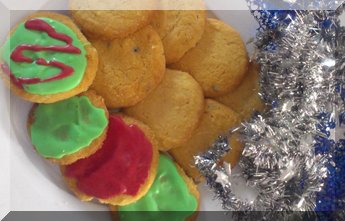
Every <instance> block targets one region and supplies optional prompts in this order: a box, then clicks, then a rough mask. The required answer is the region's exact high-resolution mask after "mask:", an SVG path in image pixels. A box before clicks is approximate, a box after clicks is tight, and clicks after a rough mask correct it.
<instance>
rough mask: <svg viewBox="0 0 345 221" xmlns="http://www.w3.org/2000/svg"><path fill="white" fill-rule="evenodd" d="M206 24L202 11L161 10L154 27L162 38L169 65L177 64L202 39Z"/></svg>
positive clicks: (155, 18)
mask: <svg viewBox="0 0 345 221" xmlns="http://www.w3.org/2000/svg"><path fill="white" fill-rule="evenodd" d="M205 22H206V12H205V11H202V10H198V11H192V10H160V11H157V12H156V13H155V15H154V17H153V19H152V22H151V24H152V27H153V28H154V29H155V30H156V31H157V32H158V34H159V36H160V37H161V38H162V42H163V45H164V52H165V59H166V63H167V64H171V63H174V62H177V61H178V60H180V59H181V58H182V56H183V55H184V54H185V53H186V52H187V51H188V50H190V49H191V48H193V47H195V45H196V44H197V42H198V41H199V40H200V39H201V36H202V34H203V32H204V28H205Z"/></svg>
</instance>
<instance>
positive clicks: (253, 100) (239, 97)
mask: <svg viewBox="0 0 345 221" xmlns="http://www.w3.org/2000/svg"><path fill="white" fill-rule="evenodd" d="M258 93H259V67H258V65H256V64H254V63H251V64H250V65H249V70H248V73H247V74H246V77H245V78H244V79H243V81H242V83H241V85H240V86H239V87H238V88H237V89H236V90H235V91H233V92H230V93H228V94H226V95H224V96H221V97H218V98H216V100H217V101H218V102H220V103H222V104H224V105H226V106H228V107H230V108H231V109H232V110H234V111H236V112H237V113H239V114H240V115H241V116H242V119H243V120H247V119H248V118H250V117H251V116H252V114H253V112H254V111H262V110H263V109H264V103H263V102H262V100H261V98H260V96H259V94H258Z"/></svg>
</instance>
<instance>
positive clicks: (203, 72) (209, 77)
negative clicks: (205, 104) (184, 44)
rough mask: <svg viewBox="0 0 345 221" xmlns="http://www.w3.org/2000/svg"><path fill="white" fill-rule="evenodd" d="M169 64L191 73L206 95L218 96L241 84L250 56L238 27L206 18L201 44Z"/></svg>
mask: <svg viewBox="0 0 345 221" xmlns="http://www.w3.org/2000/svg"><path fill="white" fill-rule="evenodd" d="M170 68H173V69H177V70H181V71H185V72H188V73H190V74H191V75H192V76H193V77H194V78H195V79H196V80H197V81H198V82H199V84H200V85H201V87H202V89H203V91H204V94H205V96H206V97H218V96H222V95H225V94H227V93H229V92H230V91H233V90H235V89H236V88H237V87H238V86H239V84H240V83H241V81H242V79H243V78H244V76H245V74H246V72H247V69H248V56H247V52H246V47H245V45H244V43H243V41H242V39H241V36H240V34H239V33H238V32H237V31H236V30H235V29H233V28H232V27H230V26H228V25H227V24H225V23H223V22H221V21H219V20H216V19H207V21H206V27H205V32H204V34H203V36H202V38H201V40H200V41H199V42H198V44H197V45H196V46H195V47H194V48H192V49H191V50H189V51H188V52H187V53H186V54H185V55H184V56H183V57H182V58H181V60H179V61H178V62H176V63H174V64H172V65H170Z"/></svg>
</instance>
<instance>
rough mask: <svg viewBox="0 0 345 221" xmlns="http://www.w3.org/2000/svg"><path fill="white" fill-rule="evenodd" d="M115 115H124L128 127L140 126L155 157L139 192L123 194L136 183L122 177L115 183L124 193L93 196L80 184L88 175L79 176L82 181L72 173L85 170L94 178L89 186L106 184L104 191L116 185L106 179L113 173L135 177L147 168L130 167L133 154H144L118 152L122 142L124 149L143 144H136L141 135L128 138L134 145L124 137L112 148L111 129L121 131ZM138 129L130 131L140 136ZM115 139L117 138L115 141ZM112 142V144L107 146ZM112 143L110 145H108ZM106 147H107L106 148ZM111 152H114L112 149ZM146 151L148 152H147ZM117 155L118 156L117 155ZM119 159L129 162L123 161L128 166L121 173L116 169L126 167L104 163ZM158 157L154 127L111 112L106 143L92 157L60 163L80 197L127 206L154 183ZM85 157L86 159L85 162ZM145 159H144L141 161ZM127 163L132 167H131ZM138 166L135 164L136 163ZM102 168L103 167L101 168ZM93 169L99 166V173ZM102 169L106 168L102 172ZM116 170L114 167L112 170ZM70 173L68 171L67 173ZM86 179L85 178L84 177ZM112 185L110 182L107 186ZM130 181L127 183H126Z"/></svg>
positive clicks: (66, 178) (97, 169)
mask: <svg viewBox="0 0 345 221" xmlns="http://www.w3.org/2000/svg"><path fill="white" fill-rule="evenodd" d="M113 118H116V119H115V121H116V122H118V119H119V118H120V119H122V120H123V122H124V123H125V124H126V125H127V126H129V128H133V127H136V128H137V129H140V130H141V131H142V132H143V134H144V136H145V139H147V140H148V141H149V142H150V143H151V147H152V158H151V163H150V165H149V168H147V169H148V170H147V172H148V176H147V177H146V178H145V180H144V182H143V183H141V184H140V186H139V189H138V191H137V192H136V194H134V195H133V194H123V193H122V192H123V191H127V192H128V191H130V188H131V187H130V186H128V185H134V184H131V183H128V182H129V181H127V183H124V182H125V181H123V180H121V181H119V182H122V183H121V185H120V186H119V185H118V184H116V185H117V186H116V188H121V191H120V192H121V193H120V192H119V193H118V194H116V196H114V197H110V198H99V197H96V196H90V195H88V194H86V193H84V192H83V191H82V190H80V189H79V188H78V182H79V181H80V180H83V179H87V178H84V177H81V178H79V181H78V180H77V179H76V178H75V177H72V176H71V174H74V175H75V174H77V175H78V174H80V173H81V172H80V170H82V171H84V172H85V174H86V176H87V177H90V176H93V178H92V179H93V181H91V184H92V185H94V186H88V187H87V188H88V189H99V188H101V189H102V188H103V191H104V190H105V191H108V190H112V188H115V187H113V186H111V184H109V183H108V182H107V177H108V176H110V177H111V176H114V175H113V173H117V176H121V177H124V176H125V175H126V176H127V177H128V175H127V174H126V173H131V174H132V175H133V176H130V177H132V178H136V177H137V176H138V174H142V173H144V172H146V171H145V169H144V168H145V165H143V164H141V163H139V164H140V166H138V165H139V164H138V165H137V166H136V167H131V166H133V164H131V163H129V164H128V162H131V160H132V158H131V157H135V158H136V160H138V157H139V158H140V160H142V159H143V158H145V156H144V155H142V154H141V155H140V156H135V154H134V155H133V153H131V154H126V153H124V152H123V153H122V152H119V146H121V149H122V150H121V151H125V150H127V151H129V148H139V147H140V148H142V145H137V144H138V142H139V141H138V139H137V137H131V138H129V139H127V141H130V142H132V144H133V146H131V147H129V146H128V145H125V146H122V145H124V144H123V141H121V142H119V143H117V144H116V145H119V146H117V147H116V150H114V149H115V148H112V147H111V146H112V145H115V144H114V143H113V142H110V141H109V140H108V139H112V138H111V137H113V134H112V133H118V128H119V127H118V126H117V124H113V125H112V123H113V121H112V120H114V119H113ZM137 134H138V132H134V133H132V134H131V136H137ZM127 141H126V142H127ZM114 142H115V141H114ZM107 145H110V146H107ZM109 147H110V148H111V149H113V150H111V149H109ZM104 148H106V149H104ZM111 151H116V153H114V152H111ZM109 152H111V153H109ZM144 154H145V153H144ZM110 157H111V158H110ZM114 157H115V158H114ZM99 159H104V160H103V161H100V160H99ZM114 160H115V161H116V162H115V163H117V164H119V163H121V162H123V164H125V163H127V164H128V165H124V168H125V169H126V168H127V169H128V170H125V171H122V172H121V174H119V172H115V170H121V169H124V168H119V167H117V168H116V169H115V168H113V169H111V168H109V164H107V165H104V164H102V163H105V161H107V163H109V162H112V161H114ZM158 160H159V151H158V142H157V141H156V138H155V135H154V133H153V132H152V131H151V129H150V128H149V127H147V126H146V125H145V124H143V123H141V122H140V121H138V120H135V119H133V118H130V117H127V116H124V115H118V114H117V115H111V116H110V125H109V130H108V137H107V139H106V140H105V141H104V144H103V147H102V148H101V149H100V150H99V151H97V152H96V153H95V154H94V155H92V156H90V157H89V158H86V159H83V160H81V161H77V162H76V163H75V164H71V165H68V166H62V167H61V172H62V174H63V176H64V179H65V182H66V183H67V185H68V187H69V188H70V189H71V191H72V192H73V193H74V194H75V195H76V196H77V197H78V198H80V199H81V200H82V201H91V200H92V199H97V200H98V201H99V202H101V203H105V204H110V205H119V206H124V205H128V204H130V203H133V202H135V201H137V200H138V199H140V198H141V197H142V196H144V195H145V194H146V193H147V191H148V190H149V188H150V187H151V185H152V183H153V181H154V179H155V176H156V172H157V166H158ZM83 161H84V162H83ZM139 162H142V161H139ZM92 164H95V165H96V164H97V166H92ZM110 165H114V164H110ZM128 166H129V167H130V168H128ZM134 166H135V165H134ZM102 167H103V168H108V169H102ZM99 168H100V169H99ZM94 170H96V171H97V172H96V173H98V174H97V175H92V174H94V173H95V172H93V171H94ZM99 170H101V171H103V172H99ZM112 170H114V171H112ZM67 173H69V174H67ZM102 173H107V174H105V175H104V177H103V178H102V180H101V181H102V182H98V181H99V177H100V175H102ZM84 182H85V181H84ZM103 183H107V184H106V186H104V185H103ZM108 185H109V186H108ZM126 185H127V186H126Z"/></svg>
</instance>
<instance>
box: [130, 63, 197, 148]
mask: <svg viewBox="0 0 345 221" xmlns="http://www.w3.org/2000/svg"><path fill="white" fill-rule="evenodd" d="M203 110H204V97H203V93H202V89H201V87H200V86H199V84H198V83H197V82H196V81H195V80H194V79H193V78H192V77H191V76H190V75H189V74H187V73H185V72H181V71H174V70H169V69H167V71H166V73H165V76H164V79H163V81H162V83H161V84H160V85H159V86H158V87H157V88H156V89H155V90H154V91H153V92H152V93H151V94H150V95H149V96H148V97H146V98H145V99H144V100H143V101H141V102H140V103H138V104H137V105H135V106H133V107H130V108H127V109H125V110H124V112H125V113H126V114H128V115H129V116H132V117H134V118H136V119H139V120H141V121H142V122H144V123H145V124H147V125H148V126H149V127H150V128H152V130H153V131H154V132H155V134H156V136H157V140H158V141H159V143H160V147H159V149H160V150H162V151H167V150H169V149H171V148H175V147H178V146H179V145H181V144H182V143H184V142H185V141H187V140H188V139H189V138H190V137H191V135H192V133H193V131H194V130H195V128H196V127H197V125H198V123H199V119H200V116H201V114H202V112H203Z"/></svg>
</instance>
